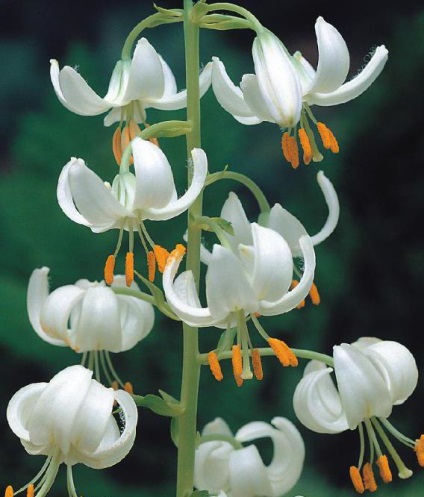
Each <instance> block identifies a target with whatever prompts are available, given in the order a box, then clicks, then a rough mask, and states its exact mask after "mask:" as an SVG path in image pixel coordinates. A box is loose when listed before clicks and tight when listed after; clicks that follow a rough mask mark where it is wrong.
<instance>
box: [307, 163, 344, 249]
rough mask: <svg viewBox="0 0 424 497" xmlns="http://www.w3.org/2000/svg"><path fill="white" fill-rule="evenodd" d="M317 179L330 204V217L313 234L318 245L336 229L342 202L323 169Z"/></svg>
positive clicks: (313, 240)
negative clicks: (340, 202)
mask: <svg viewBox="0 0 424 497" xmlns="http://www.w3.org/2000/svg"><path fill="white" fill-rule="evenodd" d="M317 181H318V184H319V186H320V188H321V191H322V193H323V194H324V198H325V201H326V202H327V206H328V217H327V220H326V221H325V224H324V226H323V227H322V228H321V230H320V231H319V232H318V233H317V234H316V235H314V236H312V237H311V238H312V243H313V244H314V245H318V244H319V243H321V242H323V241H324V240H325V239H326V238H328V237H329V236H330V235H331V233H333V231H334V230H335V228H336V226H337V223H338V222H339V215H340V204H339V199H338V197H337V193H336V190H335V189H334V186H333V184H332V183H331V181H330V180H329V179H328V178H327V177H326V176H325V175H324V173H323V172H322V171H319V173H318V174H317Z"/></svg>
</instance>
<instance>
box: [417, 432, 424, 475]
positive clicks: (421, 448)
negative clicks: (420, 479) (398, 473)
mask: <svg viewBox="0 0 424 497" xmlns="http://www.w3.org/2000/svg"><path fill="white" fill-rule="evenodd" d="M415 453H416V454H417V459H418V464H419V465H420V466H421V467H424V435H421V436H420V438H419V440H417V441H416V443H415Z"/></svg>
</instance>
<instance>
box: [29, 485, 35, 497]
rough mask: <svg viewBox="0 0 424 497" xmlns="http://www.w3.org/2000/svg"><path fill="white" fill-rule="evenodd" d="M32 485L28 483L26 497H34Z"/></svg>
mask: <svg viewBox="0 0 424 497" xmlns="http://www.w3.org/2000/svg"><path fill="white" fill-rule="evenodd" d="M34 493H35V492H34V484H33V483H30V484H29V485H28V488H27V497H34Z"/></svg>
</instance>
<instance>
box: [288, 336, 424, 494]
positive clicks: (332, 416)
mask: <svg viewBox="0 0 424 497" xmlns="http://www.w3.org/2000/svg"><path fill="white" fill-rule="evenodd" d="M333 350H334V367H333V368H331V367H326V366H325V365H324V364H322V363H320V362H318V361H311V362H310V363H309V364H308V365H307V367H306V368H305V373H304V376H303V378H302V380H301V381H300V382H299V384H298V386H297V387H296V391H295V393H294V398H293V405H294V410H295V413H296V415H297V417H298V419H299V420H300V421H301V422H302V423H303V424H304V425H305V426H306V427H307V428H309V429H311V430H313V431H315V432H318V433H341V432H343V431H345V430H348V429H350V430H355V429H356V428H358V429H359V433H360V442H361V449H360V457H359V462H358V465H357V466H351V468H350V476H351V479H352V483H353V485H354V487H355V489H356V490H357V491H358V492H359V493H362V492H363V491H364V489H368V490H371V491H374V490H375V489H376V488H377V485H376V483H375V479H374V475H373V470H372V464H373V463H374V462H376V464H377V466H378V468H379V473H380V476H381V478H382V480H383V481H384V482H385V483H388V482H390V481H391V480H392V474H391V471H390V468H389V463H388V459H387V456H386V455H384V454H383V451H382V449H381V447H380V444H381V443H382V444H383V445H384V446H385V448H386V449H387V451H388V452H389V454H390V455H391V456H392V459H393V461H394V463H395V464H396V466H397V469H398V472H399V477H400V478H409V477H410V476H411V475H412V471H411V470H409V469H408V468H407V467H406V466H405V464H404V463H403V461H402V460H401V459H400V457H399V455H398V454H397V452H396V450H395V448H394V447H393V445H392V443H391V442H390V440H389V438H388V434H390V435H392V436H393V437H394V438H397V439H398V440H400V441H401V442H403V443H404V444H405V445H407V446H409V447H411V448H413V449H414V450H415V451H416V453H417V456H418V461H419V464H420V465H421V466H424V436H421V438H420V439H419V440H411V439H409V438H408V437H406V436H404V435H402V434H401V433H400V432H399V431H398V430H396V429H395V428H394V427H393V426H392V424H391V423H390V422H389V421H388V419H387V418H388V417H389V416H390V414H391V412H392V408H393V406H394V405H399V404H402V403H403V402H405V400H406V399H407V398H408V397H409V396H410V395H411V394H412V392H413V391H414V389H415V387H416V385H417V380H418V370H417V366H416V363H415V359H414V357H413V355H412V354H411V352H410V351H409V350H408V349H407V348H406V347H404V346H403V345H401V344H400V343H397V342H392V341H383V340H379V339H375V338H373V339H371V338H362V339H360V340H358V341H357V342H355V343H353V344H346V343H343V344H341V345H338V346H335V347H334V349H333ZM333 370H334V373H335V377H336V385H337V386H335V385H334V383H333V381H332V379H331V377H330V374H331V372H333ZM364 428H365V433H366V434H367V436H368V440H369V445H370V459H369V461H368V462H366V463H365V464H364V453H365V434H364ZM386 432H387V433H386ZM361 468H362V476H361V473H360V471H361Z"/></svg>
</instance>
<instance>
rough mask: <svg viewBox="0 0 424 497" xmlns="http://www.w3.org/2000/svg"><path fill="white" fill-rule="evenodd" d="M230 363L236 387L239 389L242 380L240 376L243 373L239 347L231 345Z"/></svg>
mask: <svg viewBox="0 0 424 497" xmlns="http://www.w3.org/2000/svg"><path fill="white" fill-rule="evenodd" d="M231 362H232V365H233V375H234V379H235V380H236V383H237V386H238V387H241V386H242V385H243V380H242V378H241V375H242V373H243V360H242V356H241V347H240V345H233V348H232V355H231Z"/></svg>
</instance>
